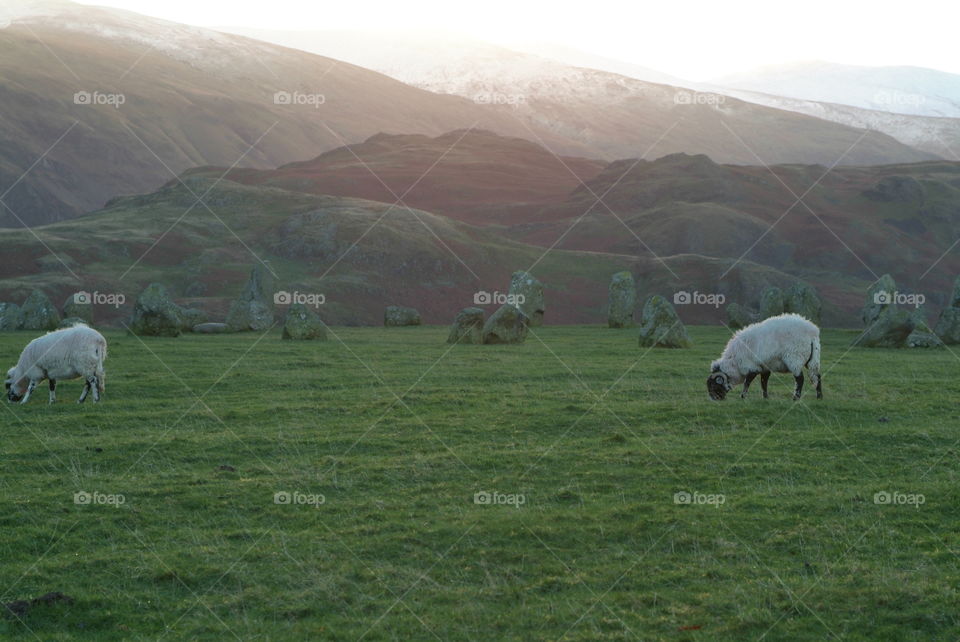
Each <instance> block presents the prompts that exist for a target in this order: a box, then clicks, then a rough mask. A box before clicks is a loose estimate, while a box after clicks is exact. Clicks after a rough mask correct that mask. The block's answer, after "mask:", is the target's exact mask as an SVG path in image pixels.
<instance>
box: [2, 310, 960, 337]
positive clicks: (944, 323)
mask: <svg viewBox="0 0 960 642" xmlns="http://www.w3.org/2000/svg"><path fill="white" fill-rule="evenodd" d="M0 329H2V328H0ZM934 331H935V332H936V333H937V336H938V337H940V340H941V341H943V342H944V343H945V344H947V345H957V344H958V343H960V308H944V309H943V311H942V312H941V313H940V320H939V321H937V327H936V328H934Z"/></svg>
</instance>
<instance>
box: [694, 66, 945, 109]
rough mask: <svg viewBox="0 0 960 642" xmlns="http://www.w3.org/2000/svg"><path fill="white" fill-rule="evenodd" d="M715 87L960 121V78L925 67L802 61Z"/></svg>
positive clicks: (727, 80)
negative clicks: (957, 119) (862, 65)
mask: <svg viewBox="0 0 960 642" xmlns="http://www.w3.org/2000/svg"><path fill="white" fill-rule="evenodd" d="M712 84H713V85H714V86H715V87H725V88H733V89H740V90H746V91H753V92H760V93H764V94H773V95H776V96H784V97H787V98H798V99H801V100H814V101H818V102H827V103H837V104H841V105H850V106H853V107H861V108H864V109H873V110H878V111H887V112H894V113H900V114H913V115H917V116H934V117H946V118H960V75H957V74H951V73H947V72H943V71H937V70H935V69H924V68H922V67H859V66H854V65H839V64H834V63H827V62H803V63H794V64H788V65H775V66H770V67H762V68H760V69H756V70H753V71H748V72H744V73H738V74H733V75H729V76H724V77H722V78H718V79H716V80H714V81H713V82H712Z"/></svg>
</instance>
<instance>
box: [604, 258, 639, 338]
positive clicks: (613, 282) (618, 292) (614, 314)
mask: <svg viewBox="0 0 960 642" xmlns="http://www.w3.org/2000/svg"><path fill="white" fill-rule="evenodd" d="M608 295H609V296H608V298H609V305H608V308H607V326H608V327H611V328H629V327H631V326H633V325H634V321H633V313H634V311H635V310H636V307H637V284H636V282H635V281H634V280H633V275H632V274H631V273H630V272H626V271H624V272H617V273H616V274H614V275H613V278H612V279H610V288H609V291H608Z"/></svg>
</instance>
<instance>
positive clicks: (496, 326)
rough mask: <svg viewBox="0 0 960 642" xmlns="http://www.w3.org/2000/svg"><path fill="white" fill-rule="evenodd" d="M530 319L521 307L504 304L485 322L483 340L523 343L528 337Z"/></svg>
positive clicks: (486, 341) (485, 341)
mask: <svg viewBox="0 0 960 642" xmlns="http://www.w3.org/2000/svg"><path fill="white" fill-rule="evenodd" d="M529 321H530V320H529V319H528V318H527V315H525V314H524V313H523V312H521V311H520V309H519V308H517V307H516V306H513V305H510V304H509V303H507V304H504V305H502V306H500V308H499V309H498V310H497V311H496V312H494V313H493V314H492V315H490V318H489V319H487V322H486V323H484V324H483V342H484V343H523V342H524V341H526V339H527V332H528V331H529V329H528V324H529Z"/></svg>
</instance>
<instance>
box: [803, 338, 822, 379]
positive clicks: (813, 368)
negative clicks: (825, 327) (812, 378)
mask: <svg viewBox="0 0 960 642" xmlns="http://www.w3.org/2000/svg"><path fill="white" fill-rule="evenodd" d="M806 366H807V369H808V370H809V371H810V372H811V373H812V374H816V375H817V376H819V375H820V337H816V338H814V339H813V341H811V342H810V358H809V359H807V363H806Z"/></svg>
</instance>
